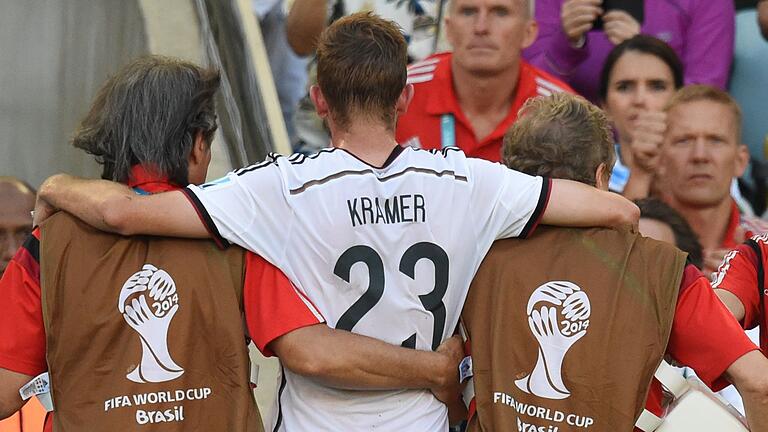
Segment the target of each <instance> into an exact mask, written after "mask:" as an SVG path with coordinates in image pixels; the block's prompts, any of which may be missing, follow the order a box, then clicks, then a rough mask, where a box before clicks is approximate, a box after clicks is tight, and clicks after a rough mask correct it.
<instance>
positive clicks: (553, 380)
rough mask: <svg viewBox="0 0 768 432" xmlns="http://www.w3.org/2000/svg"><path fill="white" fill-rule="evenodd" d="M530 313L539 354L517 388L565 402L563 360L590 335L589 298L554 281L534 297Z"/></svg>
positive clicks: (574, 287) (578, 289) (530, 304)
mask: <svg viewBox="0 0 768 432" xmlns="http://www.w3.org/2000/svg"><path fill="white" fill-rule="evenodd" d="M527 313H528V326H529V327H530V329H531V333H533V336H534V337H535V338H536V341H537V342H538V344H539V353H538V359H537V360H536V365H535V366H534V367H533V371H532V372H531V373H530V374H528V375H527V376H525V377H524V378H521V379H519V380H517V381H515V385H517V387H518V388H519V389H520V390H522V391H524V392H526V393H529V394H533V395H535V396H539V397H543V398H547V399H565V398H567V397H568V396H570V395H571V392H570V391H569V390H568V389H567V388H566V386H565V384H564V383H563V376H562V369H563V360H564V359H565V355H566V354H567V353H568V350H569V349H571V347H572V346H573V344H575V343H576V342H578V340H579V339H581V338H582V337H584V335H585V334H586V333H587V328H588V327H589V316H590V313H591V306H590V304H589V298H588V297H587V294H586V293H585V292H584V291H583V290H582V289H581V288H579V286H578V285H576V284H574V283H572V282H567V281H551V282H547V283H545V284H543V285H541V286H540V287H538V288H536V290H535V291H534V292H533V294H531V298H530V299H529V300H528V307H527Z"/></svg>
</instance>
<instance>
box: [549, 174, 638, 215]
mask: <svg viewBox="0 0 768 432" xmlns="http://www.w3.org/2000/svg"><path fill="white" fill-rule="evenodd" d="M639 219H640V209H639V208H638V207H637V206H636V205H635V204H634V203H633V202H632V201H629V200H628V199H626V198H624V197H623V196H621V195H619V194H617V193H613V192H608V191H601V190H599V189H597V188H594V187H591V186H587V185H585V184H583V183H579V182H575V181H571V180H563V179H554V180H552V191H551V192H550V198H549V203H548V204H547V207H546V209H545V210H544V214H543V215H542V217H541V223H543V224H545V225H558V226H572V227H594V226H605V227H619V226H624V225H637V222H638V220H639Z"/></svg>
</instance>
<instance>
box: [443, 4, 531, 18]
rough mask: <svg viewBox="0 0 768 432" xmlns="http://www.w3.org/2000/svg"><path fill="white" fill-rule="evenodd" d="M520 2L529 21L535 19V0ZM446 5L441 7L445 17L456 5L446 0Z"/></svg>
mask: <svg viewBox="0 0 768 432" xmlns="http://www.w3.org/2000/svg"><path fill="white" fill-rule="evenodd" d="M522 1H523V2H525V3H526V5H527V6H528V7H527V8H526V9H527V10H528V17H529V18H530V19H534V18H536V0H522ZM447 3H448V4H446V5H445V6H443V7H444V8H445V9H444V10H445V11H446V14H447V15H451V12H452V11H453V9H452V8H453V4H454V3H456V2H455V0H448V2H447ZM438 4H439V3H438Z"/></svg>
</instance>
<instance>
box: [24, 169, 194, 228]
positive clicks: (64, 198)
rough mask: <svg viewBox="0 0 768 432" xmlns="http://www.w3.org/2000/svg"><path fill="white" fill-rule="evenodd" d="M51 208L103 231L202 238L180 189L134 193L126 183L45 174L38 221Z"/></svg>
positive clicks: (43, 217) (39, 193)
mask: <svg viewBox="0 0 768 432" xmlns="http://www.w3.org/2000/svg"><path fill="white" fill-rule="evenodd" d="M55 209H61V210H64V211H66V212H68V213H71V214H73V215H75V216H77V217H78V218H80V219H82V220H84V221H85V222H86V223H88V224H89V225H92V226H94V227H96V228H98V229H101V230H103V231H110V232H115V233H119V234H123V235H132V234H150V235H165V236H173V237H192V238H206V237H208V236H209V233H208V231H207V230H206V227H205V226H204V225H203V223H202V221H201V220H200V218H199V216H198V214H197V212H196V211H195V208H194V207H193V206H192V204H191V203H190V202H189V200H188V199H187V198H186V197H185V196H184V194H183V193H182V192H179V191H173V192H164V193H159V194H155V195H137V194H136V193H135V192H133V191H132V190H131V189H130V188H129V187H128V186H126V185H123V184H120V183H115V182H111V181H106V180H87V179H82V178H77V177H73V176H70V175H67V174H58V175H54V176H52V177H49V178H48V179H47V180H46V181H45V182H44V183H43V184H42V186H41V187H40V191H39V192H38V203H37V205H36V206H35V223H36V224H39V223H40V222H42V220H44V219H45V218H46V217H48V216H50V215H51V214H52V212H53V211H55Z"/></svg>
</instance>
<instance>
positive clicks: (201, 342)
mask: <svg viewBox="0 0 768 432" xmlns="http://www.w3.org/2000/svg"><path fill="white" fill-rule="evenodd" d="M41 230H42V232H41V234H42V235H41V241H40V249H41V251H40V252H41V253H40V258H41V259H40V265H41V271H40V274H41V286H42V305H43V320H44V322H45V330H46V343H47V347H46V348H47V350H46V351H47V361H48V367H49V373H50V377H51V389H52V392H53V401H54V405H55V412H54V416H53V418H54V426H53V427H54V430H55V431H57V432H71V431H84V432H85V431H87V432H96V431H109V432H114V431H186V432H188V431H201V432H202V431H205V432H210V431H242V432H260V431H262V423H261V418H260V415H259V411H258V408H257V406H256V403H255V401H254V398H253V394H252V392H251V390H250V385H249V378H250V365H249V359H248V351H247V348H246V344H245V337H244V334H245V332H244V321H243V308H242V297H243V275H244V252H243V251H242V250H240V249H238V248H232V249H230V250H229V251H227V252H222V251H219V250H217V249H216V248H215V246H214V245H213V243H212V242H209V241H202V240H182V239H167V238H160V237H131V238H127V237H121V236H116V235H111V234H106V233H102V232H100V231H97V230H95V229H93V228H91V227H89V226H88V225H85V224H84V223H82V222H80V221H79V220H77V219H75V218H73V217H71V216H69V215H67V214H65V213H59V214H57V215H55V216H53V217H52V218H50V219H49V220H48V221H46V222H45V223H44V224H43V225H42V226H41Z"/></svg>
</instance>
